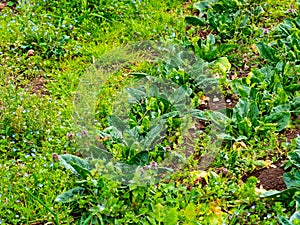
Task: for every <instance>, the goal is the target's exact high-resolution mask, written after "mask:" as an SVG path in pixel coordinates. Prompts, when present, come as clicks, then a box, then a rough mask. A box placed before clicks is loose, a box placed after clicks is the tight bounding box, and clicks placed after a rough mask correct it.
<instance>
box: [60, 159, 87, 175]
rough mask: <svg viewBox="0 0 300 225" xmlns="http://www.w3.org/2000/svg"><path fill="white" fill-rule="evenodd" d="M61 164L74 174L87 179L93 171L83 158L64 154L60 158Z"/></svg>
mask: <svg viewBox="0 0 300 225" xmlns="http://www.w3.org/2000/svg"><path fill="white" fill-rule="evenodd" d="M59 162H60V164H61V165H62V166H63V167H65V168H66V169H67V170H70V171H71V172H72V173H74V174H77V175H80V176H82V177H83V178H85V177H86V176H87V175H88V173H90V172H89V170H90V169H91V166H90V164H89V163H88V162H87V161H85V160H84V159H82V158H79V157H77V156H75V155H71V154H64V155H60V156H59Z"/></svg>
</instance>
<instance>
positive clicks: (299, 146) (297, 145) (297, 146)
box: [296, 137, 300, 150]
mask: <svg viewBox="0 0 300 225" xmlns="http://www.w3.org/2000/svg"><path fill="white" fill-rule="evenodd" d="M296 148H297V149H299V150H300V137H297V138H296Z"/></svg>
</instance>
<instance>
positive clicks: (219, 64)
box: [213, 57, 231, 74]
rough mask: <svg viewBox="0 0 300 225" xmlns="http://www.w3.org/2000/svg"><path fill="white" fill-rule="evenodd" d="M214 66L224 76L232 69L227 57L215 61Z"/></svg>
mask: <svg viewBox="0 0 300 225" xmlns="http://www.w3.org/2000/svg"><path fill="white" fill-rule="evenodd" d="M213 64H214V68H215V69H218V70H219V71H220V72H221V73H222V74H226V73H227V72H228V71H229V70H230V68H231V64H230V62H229V61H228V59H227V58H226V57H221V58H219V59H217V60H215V61H214V62H213Z"/></svg>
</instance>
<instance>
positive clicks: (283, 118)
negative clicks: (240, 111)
mask: <svg viewBox="0 0 300 225" xmlns="http://www.w3.org/2000/svg"><path fill="white" fill-rule="evenodd" d="M290 118H291V113H290V112H278V113H273V114H271V115H269V116H267V117H266V119H265V121H266V122H267V123H277V128H276V131H282V130H283V129H284V128H286V126H287V125H288V124H289V122H290Z"/></svg>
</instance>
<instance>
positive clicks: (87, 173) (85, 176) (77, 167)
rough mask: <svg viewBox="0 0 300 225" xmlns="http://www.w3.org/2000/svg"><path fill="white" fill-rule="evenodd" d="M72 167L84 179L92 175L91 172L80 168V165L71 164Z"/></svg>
mask: <svg viewBox="0 0 300 225" xmlns="http://www.w3.org/2000/svg"><path fill="white" fill-rule="evenodd" d="M71 166H72V167H73V168H74V169H75V170H76V172H77V173H78V174H79V175H80V176H81V177H82V178H84V179H86V178H87V177H88V176H89V175H91V171H90V170H88V169H86V168H83V167H81V166H79V165H78V164H76V163H74V162H71Z"/></svg>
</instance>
